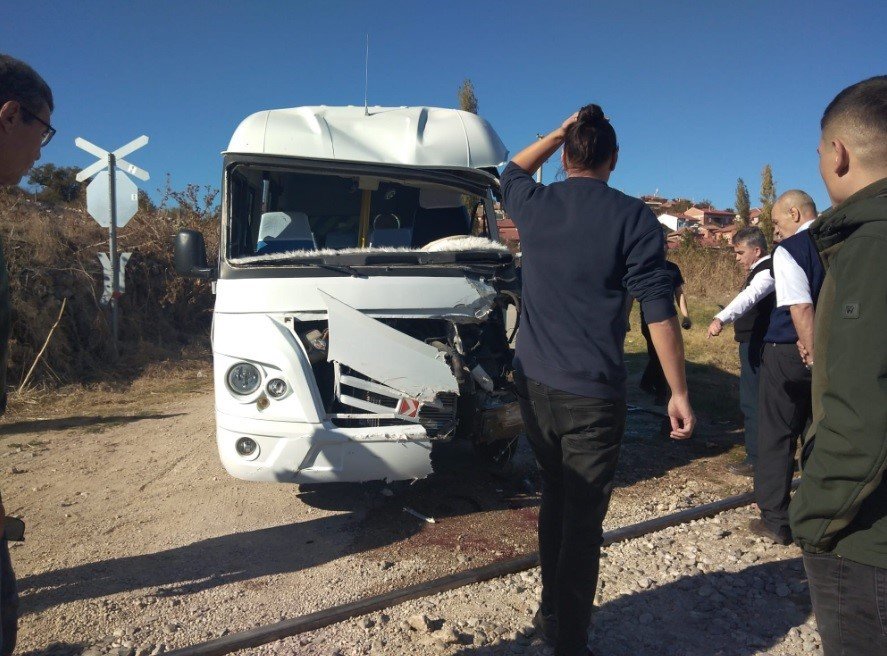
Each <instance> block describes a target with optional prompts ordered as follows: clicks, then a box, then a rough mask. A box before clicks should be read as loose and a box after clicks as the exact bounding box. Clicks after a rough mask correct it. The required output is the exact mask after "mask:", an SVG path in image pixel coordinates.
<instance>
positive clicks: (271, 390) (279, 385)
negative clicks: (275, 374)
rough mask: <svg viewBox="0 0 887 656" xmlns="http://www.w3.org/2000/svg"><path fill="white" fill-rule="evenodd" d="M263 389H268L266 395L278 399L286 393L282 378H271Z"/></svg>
mask: <svg viewBox="0 0 887 656" xmlns="http://www.w3.org/2000/svg"><path fill="white" fill-rule="evenodd" d="M265 389H266V390H268V396H270V397H272V398H275V399H279V398H280V397H282V396H283V395H284V394H286V382H285V381H284V380H283V379H282V378H272V379H271V380H269V381H268V384H267V385H266V386H265Z"/></svg>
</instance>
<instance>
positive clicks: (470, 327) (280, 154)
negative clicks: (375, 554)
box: [212, 106, 519, 483]
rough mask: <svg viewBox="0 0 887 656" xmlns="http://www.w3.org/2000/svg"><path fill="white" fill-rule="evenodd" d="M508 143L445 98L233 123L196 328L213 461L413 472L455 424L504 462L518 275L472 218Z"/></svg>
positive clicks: (484, 205) (242, 473) (284, 469)
mask: <svg viewBox="0 0 887 656" xmlns="http://www.w3.org/2000/svg"><path fill="white" fill-rule="evenodd" d="M506 158H507V150H506V149H505V147H504V145H503V144H502V141H501V140H500V139H499V137H498V136H497V135H496V133H495V132H494V131H493V129H492V128H491V127H490V125H489V124H488V123H487V122H486V121H484V120H483V119H482V118H480V117H478V116H476V115H474V114H471V113H467V112H462V111H458V110H453V109H438V108H430V107H401V108H382V107H370V108H363V107H323V106H320V107H298V108H293V109H280V110H272V111H263V112H259V113H257V114H253V115H252V116H249V117H247V118H246V119H245V120H244V121H243V122H242V123H241V124H240V126H239V127H238V128H237V130H236V131H235V132H234V135H233V137H232V138H231V142H230V145H229V146H228V149H227V150H226V151H225V153H224V159H225V173H224V181H223V199H222V231H221V245H220V254H219V263H218V271H217V279H216V281H215V293H216V303H215V310H214V315H213V328H212V347H213V357H214V383H215V400H216V423H217V441H218V448H219V454H220V456H221V460H222V463H223V464H224V466H225V468H226V469H227V470H228V472H230V473H231V474H232V475H233V476H236V477H237V478H241V479H247V480H254V481H290V482H296V483H320V482H334V481H337V482H343V481H349V482H355V481H367V480H374V479H388V480H399V479H413V478H421V477H424V476H426V475H428V474H429V473H430V472H431V471H432V466H431V447H432V444H433V443H434V442H435V441H443V440H449V439H451V438H453V437H454V436H459V437H466V438H468V439H471V440H472V441H473V442H474V443H475V445H476V446H477V452H478V454H479V457H481V458H486V459H488V460H490V461H491V462H492V463H494V464H503V463H504V462H505V461H507V460H508V458H509V457H510V455H511V454H512V453H513V449H514V441H515V439H516V435H517V430H518V427H519V412H518V409H517V404H516V403H515V398H514V397H513V395H512V394H511V392H510V391H509V388H510V383H509V380H510V375H511V355H512V351H511V348H510V346H509V340H508V336H507V335H506V334H505V319H504V317H505V312H506V309H507V306H508V305H515V306H517V305H518V303H519V283H518V281H517V277H516V270H515V268H514V262H513V258H512V255H511V253H510V252H509V251H508V249H507V248H505V247H504V246H503V245H502V244H500V243H498V241H497V235H496V233H495V229H496V222H495V221H489V222H486V221H482V220H481V219H479V218H475V217H483V216H486V217H493V216H494V211H493V203H494V200H495V199H494V195H497V194H498V181H497V178H496V175H495V167H496V166H498V165H500V164H502V163H503V162H504V161H505V160H506ZM484 224H486V225H484ZM487 230H492V234H491V233H489V232H487Z"/></svg>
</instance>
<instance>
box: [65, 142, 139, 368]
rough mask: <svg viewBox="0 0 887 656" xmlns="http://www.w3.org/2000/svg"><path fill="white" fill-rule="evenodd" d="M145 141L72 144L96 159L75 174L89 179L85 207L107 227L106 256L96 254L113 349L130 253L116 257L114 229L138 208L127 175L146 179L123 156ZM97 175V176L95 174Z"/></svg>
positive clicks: (83, 178) (115, 233)
mask: <svg viewBox="0 0 887 656" xmlns="http://www.w3.org/2000/svg"><path fill="white" fill-rule="evenodd" d="M147 143H148V137H147V136H145V135H142V136H141V137H139V138H137V139H133V140H132V141H130V142H129V143H128V144H126V145H125V146H121V147H120V148H118V149H117V150H114V151H107V150H105V149H103V148H99V147H98V146H96V145H95V144H93V143H90V142H88V141H87V140H86V139H82V138H81V137H77V138H76V139H74V145H75V146H77V147H78V148H81V149H82V150H85V151H86V152H88V153H90V154H91V155H95V156H96V157H98V158H99V159H98V161H96V162H95V163H94V164H92V165H90V166H87V167H86V168H85V169H83V170H82V171H80V173H78V174H77V176H76V179H77V182H83V181H84V180H88V179H89V178H92V177H93V176H95V178H93V180H92V182H90V183H89V185H88V186H87V187H86V209H87V211H88V212H89V214H90V216H92V218H94V219H95V220H96V221H97V222H98V224H99V225H100V226H102V227H103V228H108V230H109V240H108V241H109V247H110V253H109V255H105V254H104V253H100V254H99V261H101V263H102V270H103V271H104V281H105V293H104V294H103V295H102V301H105V302H107V303H109V304H110V305H111V334H112V339H113V345H114V350H115V352H116V350H117V324H118V321H117V299H118V298H119V297H120V295H121V294H122V293H123V289H124V282H123V268H124V266H126V262H127V261H129V256H130V253H122V254H121V255H120V257H119V258H118V257H117V228H118V227H120V228H122V227H123V226H125V225H126V224H127V222H128V221H129V220H130V219H131V218H132V217H133V215H135V213H136V211H137V210H138V207H139V203H138V201H139V191H138V188H137V187H136V186H135V184H134V183H133V181H132V180H130V179H129V176H128V175H127V173H128V174H129V175H132V176H134V177H136V178H139V179H140V180H148V179H149V178H150V176H149V175H148V172H147V171H145V170H143V169H140V168H139V167H138V166H135V165H134V164H130V163H129V162H127V161H126V160H124V159H123V158H124V157H126V156H128V155H129V154H130V153H133V152H135V151H136V150H138V149H139V148H141V147H142V146H144V145H145V144H147ZM96 174H98V175H96Z"/></svg>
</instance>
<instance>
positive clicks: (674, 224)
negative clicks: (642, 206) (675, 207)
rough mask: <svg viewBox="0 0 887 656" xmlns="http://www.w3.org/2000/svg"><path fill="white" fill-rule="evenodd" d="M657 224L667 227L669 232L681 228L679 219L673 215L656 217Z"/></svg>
mask: <svg viewBox="0 0 887 656" xmlns="http://www.w3.org/2000/svg"><path fill="white" fill-rule="evenodd" d="M656 218H657V219H659V223H661V224H662V225H664V226H665V227H667V228H668V229H669V230H672V231H676V230H677V229H678V228H680V227H681V225H680V223H681V219H680V218H679V217H678V216H676V215H674V214H660V215H659V216H657V217H656Z"/></svg>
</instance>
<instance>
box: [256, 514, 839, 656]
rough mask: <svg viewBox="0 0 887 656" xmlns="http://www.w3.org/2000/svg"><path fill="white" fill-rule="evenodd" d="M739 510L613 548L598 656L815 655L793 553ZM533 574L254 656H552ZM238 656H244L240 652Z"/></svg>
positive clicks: (604, 583) (602, 592)
mask: <svg viewBox="0 0 887 656" xmlns="http://www.w3.org/2000/svg"><path fill="white" fill-rule="evenodd" d="M752 517H754V514H753V512H752V511H751V510H750V509H748V508H745V509H740V510H736V511H730V512H727V513H723V514H721V515H719V516H716V517H714V518H712V519H706V520H701V521H695V522H692V523H690V524H687V525H682V526H678V527H674V528H669V529H665V530H663V531H660V532H658V533H655V534H651V535H648V536H645V537H642V538H639V539H636V540H630V541H627V542H625V543H621V544H617V545H613V546H611V547H609V548H608V549H607V550H606V551H605V557H604V559H603V560H602V566H601V576H600V585H599V591H598V595H597V599H596V604H597V611H596V613H595V629H594V632H593V634H592V636H591V638H590V644H592V645H593V646H594V649H595V651H596V653H598V654H610V655H612V656H634V655H637V654H645V655H647V654H649V655H656V654H662V655H668V656H691V655H692V656H697V655H698V656H703V655H705V656H714V655H731V656H740V655H742V656H746V655H749V656H750V655H752V654H773V655H779V656H783V655H789V654H791V655H799V654H817V653H822V652H821V649H820V646H819V636H818V634H817V633H816V630H815V626H814V622H813V619H812V615H811V610H810V601H809V596H808V593H807V584H806V581H805V578H804V574H803V566H802V563H801V560H800V552H799V551H798V550H797V549H796V548H795V547H781V546H774V545H773V544H771V543H769V542H767V541H765V540H762V539H761V538H757V537H755V536H751V535H749V534H748V533H746V532H745V531H744V530H743V529H742V528H740V527H742V526H744V525H745V524H746V523H747V522H748V520H749V519H751V518H752ZM539 586H540V582H539V570H538V568H536V569H532V570H529V571H526V572H522V573H520V574H516V575H513V576H509V577H505V578H501V579H497V580H493V581H489V582H485V583H480V584H476V585H471V586H467V587H465V588H461V589H458V590H453V591H450V592H447V593H444V594H440V595H436V596H433V597H429V598H426V599H421V600H417V601H414V602H410V603H407V604H403V605H401V606H398V607H395V608H392V609H389V610H387V611H385V612H383V613H373V614H371V615H368V616H365V617H362V618H358V619H356V620H353V621H349V622H346V623H343V624H340V625H336V626H332V627H328V628H326V629H323V630H320V631H316V632H313V633H309V634H305V635H302V636H299V637H298V638H291V639H287V640H283V641H280V642H277V643H274V644H273V645H267V646H265V647H262V648H260V649H257V650H253V651H254V653H258V654H290V653H299V654H306V655H308V654H312V655H313V654H318V655H319V654H341V655H342V656H351V655H357V654H403V653H408V652H409V653H413V654H477V655H478V656H480V655H482V654H491V655H492V654H503V655H504V654H528V655H534V654H540V655H541V654H546V655H547V654H551V653H553V652H552V650H551V649H550V647H547V646H546V645H545V644H544V643H543V642H542V640H541V639H540V638H539V637H538V636H536V635H535V634H534V632H533V629H532V626H531V625H530V620H531V618H532V614H533V613H534V612H535V609H536V605H537V604H536V600H537V599H538V596H539V590H540V588H539ZM242 653H246V652H242Z"/></svg>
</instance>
